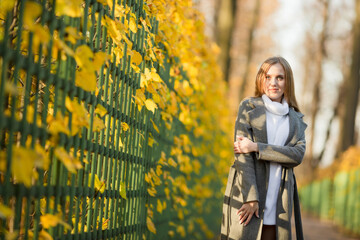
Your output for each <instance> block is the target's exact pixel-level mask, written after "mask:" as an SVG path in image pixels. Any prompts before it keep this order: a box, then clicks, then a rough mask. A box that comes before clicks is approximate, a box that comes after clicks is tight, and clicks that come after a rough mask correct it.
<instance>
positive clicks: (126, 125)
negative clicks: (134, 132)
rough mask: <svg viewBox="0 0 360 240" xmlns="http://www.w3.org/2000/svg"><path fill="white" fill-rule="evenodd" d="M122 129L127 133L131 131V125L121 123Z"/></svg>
mask: <svg viewBox="0 0 360 240" xmlns="http://www.w3.org/2000/svg"><path fill="white" fill-rule="evenodd" d="M121 129H122V130H123V131H124V132H126V131H127V130H129V125H128V124H127V123H126V122H121Z"/></svg>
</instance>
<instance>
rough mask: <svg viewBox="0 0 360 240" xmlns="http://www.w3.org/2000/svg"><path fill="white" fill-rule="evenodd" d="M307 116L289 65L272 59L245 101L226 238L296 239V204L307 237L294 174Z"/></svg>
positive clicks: (226, 202)
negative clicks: (304, 118) (292, 236)
mask: <svg viewBox="0 0 360 240" xmlns="http://www.w3.org/2000/svg"><path fill="white" fill-rule="evenodd" d="M302 117H303V114H301V113H300V111H299V108H298V105H297V102H296V98H295V93H294V79H293V73H292V70H291V67H290V65H289V63H288V62H287V61H286V60H285V59H284V58H282V57H271V58H269V59H267V60H266V61H265V62H264V63H263V64H262V65H261V67H260V69H259V71H258V73H257V76H256V87H255V97H252V98H247V99H245V100H243V101H242V102H241V103H240V107H239V112H238V116H237V119H236V123H235V137H234V138H235V142H234V152H235V162H234V165H233V166H232V167H231V168H230V173H229V178H228V182H227V186H226V191H225V198H224V205H223V219H222V224H221V239H246V240H252V239H291V214H292V209H293V203H294V215H295V225H296V236H297V239H303V236H302V227H301V218H300V208H299V199H298V195H297V188H296V181H295V176H294V173H293V168H294V167H296V166H297V165H299V164H300V163H301V162H302V159H303V156H304V153H305V129H306V124H305V123H304V122H303V120H302Z"/></svg>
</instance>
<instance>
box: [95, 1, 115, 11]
mask: <svg viewBox="0 0 360 240" xmlns="http://www.w3.org/2000/svg"><path fill="white" fill-rule="evenodd" d="M97 1H98V2H99V3H101V4H102V5H105V6H109V7H110V11H111V10H112V8H113V1H112V0H97Z"/></svg>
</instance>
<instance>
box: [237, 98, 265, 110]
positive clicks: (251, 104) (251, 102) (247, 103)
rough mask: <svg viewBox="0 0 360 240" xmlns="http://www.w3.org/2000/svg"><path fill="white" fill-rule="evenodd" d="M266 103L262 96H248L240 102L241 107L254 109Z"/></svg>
mask: <svg viewBox="0 0 360 240" xmlns="http://www.w3.org/2000/svg"><path fill="white" fill-rule="evenodd" d="M261 105H264V102H263V100H262V98H261V97H247V98H244V99H243V100H242V101H241V102H240V106H239V108H246V109H249V108H250V109H254V108H255V107H257V106H261Z"/></svg>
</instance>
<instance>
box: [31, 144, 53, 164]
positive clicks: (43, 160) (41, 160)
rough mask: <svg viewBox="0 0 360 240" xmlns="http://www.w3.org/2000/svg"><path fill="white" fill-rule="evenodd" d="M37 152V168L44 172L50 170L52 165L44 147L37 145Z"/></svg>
mask: <svg viewBox="0 0 360 240" xmlns="http://www.w3.org/2000/svg"><path fill="white" fill-rule="evenodd" d="M35 152H36V156H37V158H36V160H35V166H36V167H39V168H42V169H44V170H48V169H49V165H50V159H49V156H48V154H47V153H46V151H45V149H44V147H43V146H41V145H40V144H39V143H37V144H36V145H35Z"/></svg>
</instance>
